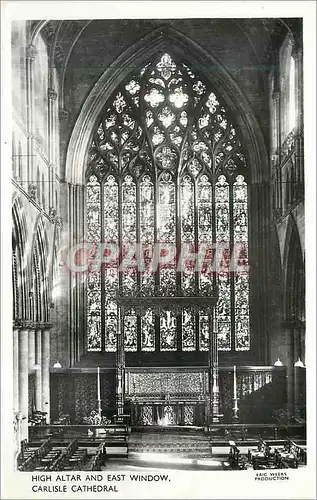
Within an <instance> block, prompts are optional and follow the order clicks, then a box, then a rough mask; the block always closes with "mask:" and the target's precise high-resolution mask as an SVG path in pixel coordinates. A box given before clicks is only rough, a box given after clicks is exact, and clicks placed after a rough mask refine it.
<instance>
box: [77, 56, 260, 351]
mask: <svg viewBox="0 0 317 500" xmlns="http://www.w3.org/2000/svg"><path fill="white" fill-rule="evenodd" d="M88 156H89V157H88V165H87V184H86V238H87V241H88V242H91V243H98V242H99V241H100V239H102V241H103V242H104V243H106V244H109V245H110V244H112V245H113V248H114V249H117V255H116V258H113V259H109V261H107V263H106V264H103V266H102V267H101V272H99V273H98V272H94V273H91V272H88V273H87V281H86V296H87V336H86V338H87V350H88V351H92V350H103V349H104V350H106V351H110V352H111V351H115V350H116V335H117V331H118V310H117V304H116V294H117V293H118V291H119V292H121V293H123V294H125V295H126V296H131V297H132V296H134V295H135V294H140V295H144V296H151V295H161V296H174V295H179V294H181V295H185V296H186V295H187V296H192V295H196V294H199V295H204V296H208V295H209V294H211V293H213V292H214V290H215V287H216V286H217V289H218V292H219V300H218V304H217V319H218V348H219V350H232V349H236V350H247V349H249V348H250V339H251V336H250V322H249V276H248V273H247V271H246V269H247V267H246V266H247V264H248V191H247V183H246V178H247V175H246V174H247V166H246V160H245V156H244V152H243V147H242V145H241V142H240V138H239V131H238V129H237V128H236V127H235V125H234V124H233V123H232V122H231V119H230V118H229V113H228V110H227V108H226V105H225V104H224V103H223V102H222V100H221V98H220V97H219V96H218V95H217V94H216V93H215V92H214V91H211V89H210V85H209V83H208V82H207V81H205V79H204V77H203V75H199V74H198V72H196V71H194V70H192V69H191V68H190V67H189V66H188V64H187V63H185V62H184V61H179V60H178V59H177V58H176V57H174V56H173V55H171V54H167V53H165V54H164V53H163V54H159V55H158V57H157V59H156V60H153V61H152V62H150V63H148V64H147V65H145V66H144V67H143V68H140V69H139V70H136V71H134V72H133V73H131V74H130V75H129V76H128V77H127V78H126V80H124V81H123V82H122V84H120V85H119V87H118V88H117V90H116V91H115V93H114V95H113V97H112V98H111V99H109V101H108V102H107V104H106V105H105V107H104V109H103V111H102V113H101V118H100V120H99V122H98V124H97V126H96V128H95V130H94V132H93V138H92V141H91V147H90V150H89V155H88ZM215 244H216V247H215ZM158 245H159V247H158ZM236 249H238V250H237V251H236ZM95 251H96V250H95V247H94V245H92V249H91V258H92V260H93V257H94V252H95ZM107 251H109V250H107ZM114 252H115V250H114ZM235 252H236V253H237V255H238V262H236V261H234V265H235V266H236V267H235V269H234V270H232V267H231V265H232V259H231V256H232V254H233V253H235ZM104 256H105V254H104ZM178 258H179V261H178V260H177V259H178ZM123 264H124V265H123ZM157 264H158V265H157ZM236 264H238V265H236ZM123 329H124V332H123V334H124V344H125V349H126V350H127V351H132V352H135V351H145V352H146V351H155V350H157V349H159V350H161V351H175V350H177V349H182V350H183V351H194V350H196V349H198V350H207V349H208V346H209V333H210V332H209V329H210V322H209V318H208V315H206V313H205V312H204V311H201V312H199V313H195V312H193V311H192V310H190V309H187V308H186V309H184V310H183V311H180V313H179V315H177V316H176V315H175V313H174V312H173V311H172V310H164V311H161V313H160V315H159V317H157V316H156V313H155V311H154V310H151V309H147V310H144V311H143V312H142V313H140V312H137V311H135V310H133V309H131V310H129V311H127V312H126V314H125V316H124V319H123Z"/></svg>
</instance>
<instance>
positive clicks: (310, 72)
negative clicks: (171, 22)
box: [1, 1, 316, 499]
mask: <svg viewBox="0 0 317 500" xmlns="http://www.w3.org/2000/svg"><path fill="white" fill-rule="evenodd" d="M1 8H2V17H1V37H2V46H1V53H2V60H1V69H2V71H1V75H2V79H1V97H2V107H1V109H2V113H1V126H2V128H1V130H2V136H1V144H2V148H1V159H2V164H1V181H2V182H1V257H2V259H1V297H2V314H1V327H2V328H1V333H2V336H1V375H2V384H1V409H2V411H1V413H2V418H1V423H2V428H1V431H2V435H1V445H2V446H1V450H2V456H1V459H2V463H1V465H2V467H1V471H2V495H1V497H2V498H44V495H41V494H34V496H32V493H31V491H30V487H29V483H30V474H21V473H20V474H19V473H18V475H15V474H13V473H12V464H11V462H10V460H8V455H6V450H8V449H10V446H11V443H12V439H13V430H12V418H11V415H12V412H11V410H10V406H11V402H12V393H11V385H10V383H9V382H10V381H11V380H12V368H11V367H12V339H11V331H12V317H11V309H12V308H11V299H10V298H8V295H9V294H8V291H9V290H10V287H11V189H10V188H9V186H11V158H10V157H11V106H10V102H11V84H10V66H11V57H10V45H11V41H10V21H11V20H12V19H71V18H73V19H92V18H93V19H103V18H105V19H129V18H131V19H132V18H134V19H152V18H160V19H164V18H166V19H173V18H179V19H180V18H228V17H230V18H242V17H247V18H252V17H253V18H257V17H258V18H261V17H303V20H304V113H305V115H304V116H305V176H306V202H305V207H306V245H305V246H306V272H307V278H308V280H307V281H306V286H307V288H306V316H307V321H306V332H307V333H306V336H307V355H306V360H307V361H306V364H307V394H308V408H307V412H308V444H309V456H308V466H307V467H306V468H305V469H300V470H297V471H294V470H289V471H288V475H289V477H290V479H289V480H288V481H287V482H286V481H281V482H278V481H272V482H266V483H259V484H258V483H256V482H255V480H254V477H255V473H254V471H253V472H243V473H242V472H238V473H236V472H224V473H222V472H219V473H210V472H208V473H201V472H179V471H178V472H176V471H175V473H173V474H170V476H171V477H172V478H174V479H172V482H170V483H169V484H168V485H164V484H163V483H155V484H154V485H153V484H152V485H151V487H144V484H145V483H135V484H136V486H137V487H136V488H133V484H132V483H131V482H129V483H128V482H126V483H124V486H123V487H122V488H120V492H119V494H114V495H113V497H114V498H117V499H118V498H237V499H238V498H243V499H247V498H302V499H304V498H315V477H316V476H315V474H316V468H315V465H316V464H315V462H316V453H315V440H316V412H315V404H316V398H315V394H316V393H315V389H316V385H315V382H316V371H315V364H316V354H315V353H316V322H315V309H316V281H315V276H316V267H315V259H316V217H315V205H316V155H315V147H316V121H315V109H316V99H315V96H316V71H315V70H316V65H315V64H316V48H315V47H316V5H315V2H313V1H310V2H308V1H302V2H301V1H293V2H290V1H282V2H274V1H273V2H269V1H265V2H258V1H245V2H241V1H226V2H223V1H222V2H218V1H214V2H212V1H196V2H195V1H186V2H179V1H168V2H167V1H163V2H161V1H152V2H149V1H139V2H135V1H122V2H105V1H82V2H77V1H68V2H66V1H33V2H31V1H10V2H2V4H1ZM8 491H10V493H8ZM58 496H59V497H60V498H87V497H89V498H97V497H98V498H105V496H106V497H109V498H111V497H112V495H111V494H109V495H105V494H102V495H101V496H97V495H96V496H94V495H89V494H83V495H79V494H73V496H71V495H70V494H68V495H67V496H66V497H65V496H63V495H61V494H58ZM54 497H56V494H55V495H54V494H53V495H48V494H47V495H45V498H54Z"/></svg>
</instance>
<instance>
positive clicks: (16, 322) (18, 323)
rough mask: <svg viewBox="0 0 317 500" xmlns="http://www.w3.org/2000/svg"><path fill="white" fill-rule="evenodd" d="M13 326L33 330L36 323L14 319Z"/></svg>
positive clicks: (18, 328)
mask: <svg viewBox="0 0 317 500" xmlns="http://www.w3.org/2000/svg"><path fill="white" fill-rule="evenodd" d="M13 328H14V329H17V330H35V329H36V323H34V322H33V321H30V320H25V319H16V320H14V322H13Z"/></svg>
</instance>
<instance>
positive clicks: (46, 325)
mask: <svg viewBox="0 0 317 500" xmlns="http://www.w3.org/2000/svg"><path fill="white" fill-rule="evenodd" d="M35 325H36V329H37V330H51V329H52V328H53V323H48V322H46V321H41V322H38V323H35Z"/></svg>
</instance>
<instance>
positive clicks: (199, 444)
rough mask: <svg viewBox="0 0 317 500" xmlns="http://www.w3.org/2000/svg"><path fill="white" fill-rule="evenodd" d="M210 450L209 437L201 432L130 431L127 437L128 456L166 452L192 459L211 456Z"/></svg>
mask: <svg viewBox="0 0 317 500" xmlns="http://www.w3.org/2000/svg"><path fill="white" fill-rule="evenodd" d="M211 451H212V450H211V443H210V439H209V437H208V436H207V435H205V434H204V433H203V432H196V433H193V434H188V433H184V434H181V433H180V432H175V433H172V432H169V433H166V434H165V433H162V432H160V433H155V432H153V433H151V432H145V433H141V432H132V433H131V435H130V439H129V456H130V453H135V454H168V455H171V456H175V457H182V458H193V459H194V458H208V457H211Z"/></svg>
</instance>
